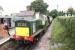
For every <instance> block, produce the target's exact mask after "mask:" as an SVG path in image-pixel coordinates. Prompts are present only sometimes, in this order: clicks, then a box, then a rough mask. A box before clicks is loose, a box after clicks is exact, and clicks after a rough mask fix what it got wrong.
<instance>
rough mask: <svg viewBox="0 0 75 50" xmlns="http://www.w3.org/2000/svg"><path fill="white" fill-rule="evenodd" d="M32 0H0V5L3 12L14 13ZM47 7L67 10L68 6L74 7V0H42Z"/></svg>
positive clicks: (23, 8) (24, 7)
mask: <svg viewBox="0 0 75 50" xmlns="http://www.w3.org/2000/svg"><path fill="white" fill-rule="evenodd" d="M33 1H34V0H0V5H1V6H2V7H3V9H4V13H3V14H11V13H16V12H19V11H22V10H26V6H27V5H30V3H31V2H33ZM44 2H46V3H47V4H48V5H49V7H48V10H50V11H51V10H52V9H57V5H58V10H64V11H65V10H67V9H68V8H69V7H73V8H74V9H75V0H44Z"/></svg>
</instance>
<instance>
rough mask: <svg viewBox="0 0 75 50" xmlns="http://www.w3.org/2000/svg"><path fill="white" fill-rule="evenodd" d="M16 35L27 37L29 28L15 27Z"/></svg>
mask: <svg viewBox="0 0 75 50" xmlns="http://www.w3.org/2000/svg"><path fill="white" fill-rule="evenodd" d="M16 35H17V36H29V28H28V27H16Z"/></svg>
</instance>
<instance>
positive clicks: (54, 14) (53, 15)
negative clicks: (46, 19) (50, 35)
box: [49, 9, 58, 19]
mask: <svg viewBox="0 0 75 50" xmlns="http://www.w3.org/2000/svg"><path fill="white" fill-rule="evenodd" d="M49 15H50V16H52V17H53V19H54V18H56V17H57V16H58V11H57V10H56V9H54V10H52V11H51V12H50V13H49Z"/></svg>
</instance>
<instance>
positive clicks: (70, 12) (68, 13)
mask: <svg viewBox="0 0 75 50" xmlns="http://www.w3.org/2000/svg"><path fill="white" fill-rule="evenodd" d="M73 14H74V9H73V8H72V7H70V8H68V10H67V15H71V16H72V15H73Z"/></svg>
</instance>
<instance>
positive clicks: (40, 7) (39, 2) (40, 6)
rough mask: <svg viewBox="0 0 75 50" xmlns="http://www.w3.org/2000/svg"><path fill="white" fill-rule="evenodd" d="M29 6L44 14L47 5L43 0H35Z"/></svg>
mask: <svg viewBox="0 0 75 50" xmlns="http://www.w3.org/2000/svg"><path fill="white" fill-rule="evenodd" d="M31 7H32V9H33V10H34V11H35V12H40V13H42V14H44V13H45V12H46V11H47V8H48V5H47V3H44V1H43V0H35V1H33V2H32V3H31Z"/></svg>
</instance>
